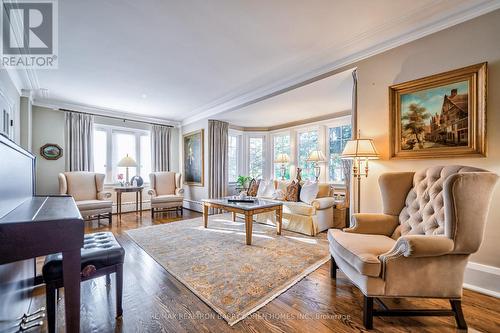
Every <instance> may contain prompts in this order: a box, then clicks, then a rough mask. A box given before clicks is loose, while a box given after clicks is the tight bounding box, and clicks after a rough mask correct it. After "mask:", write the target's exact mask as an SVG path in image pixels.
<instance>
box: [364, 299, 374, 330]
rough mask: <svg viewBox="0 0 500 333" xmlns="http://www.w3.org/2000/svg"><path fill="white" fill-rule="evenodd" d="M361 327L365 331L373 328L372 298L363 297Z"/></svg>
mask: <svg viewBox="0 0 500 333" xmlns="http://www.w3.org/2000/svg"><path fill="white" fill-rule="evenodd" d="M363 325H364V326H365V328H366V329H367V330H371V329H372V328H373V297H367V296H365V295H363Z"/></svg>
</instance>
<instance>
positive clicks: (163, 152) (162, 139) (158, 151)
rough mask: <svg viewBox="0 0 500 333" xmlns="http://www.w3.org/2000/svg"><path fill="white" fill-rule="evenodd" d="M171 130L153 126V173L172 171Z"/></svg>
mask: <svg viewBox="0 0 500 333" xmlns="http://www.w3.org/2000/svg"><path fill="white" fill-rule="evenodd" d="M171 130H172V129H171V128H170V127H167V126H162V125H153V127H152V128H151V159H152V161H151V166H152V169H153V170H152V171H153V172H162V171H170V145H171V138H170V136H171Z"/></svg>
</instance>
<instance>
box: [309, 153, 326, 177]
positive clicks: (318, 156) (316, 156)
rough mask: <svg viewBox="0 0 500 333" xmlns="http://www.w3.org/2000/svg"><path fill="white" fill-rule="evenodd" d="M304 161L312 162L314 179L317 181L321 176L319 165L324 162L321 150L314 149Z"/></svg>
mask: <svg viewBox="0 0 500 333" xmlns="http://www.w3.org/2000/svg"><path fill="white" fill-rule="evenodd" d="M306 161H307V162H312V164H313V168H314V177H316V181H318V178H319V175H320V174H321V168H320V166H319V163H322V162H325V161H326V158H325V154H323V152H322V151H321V150H318V149H315V150H313V151H311V152H310V153H309V157H308V158H307V160H306Z"/></svg>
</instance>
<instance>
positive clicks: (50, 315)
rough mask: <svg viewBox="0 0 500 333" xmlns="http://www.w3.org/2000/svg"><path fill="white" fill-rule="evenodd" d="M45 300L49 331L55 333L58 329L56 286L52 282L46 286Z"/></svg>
mask: <svg viewBox="0 0 500 333" xmlns="http://www.w3.org/2000/svg"><path fill="white" fill-rule="evenodd" d="M45 302H46V307H47V325H48V330H49V333H54V332H55V331H56V288H55V287H54V286H53V285H51V284H47V285H46V286H45Z"/></svg>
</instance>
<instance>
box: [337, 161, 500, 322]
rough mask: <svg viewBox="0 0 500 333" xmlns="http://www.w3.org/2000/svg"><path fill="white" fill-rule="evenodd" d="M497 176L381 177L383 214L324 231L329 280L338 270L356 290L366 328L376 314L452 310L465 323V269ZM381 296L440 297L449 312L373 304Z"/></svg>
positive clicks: (451, 170) (465, 172) (426, 173)
mask: <svg viewBox="0 0 500 333" xmlns="http://www.w3.org/2000/svg"><path fill="white" fill-rule="evenodd" d="M497 179H498V176H497V175H495V174H494V173H491V172H487V171H485V170H481V169H476V168H472V167H465V166H444V167H432V168H429V169H427V170H423V171H420V172H417V173H413V172H399V173H388V174H384V175H382V176H381V177H380V179H379V185H380V189H381V192H382V199H383V213H382V214H354V215H353V219H352V223H351V227H350V228H347V229H344V231H341V230H333V229H332V230H329V231H328V240H329V242H330V253H331V255H332V266H331V275H332V278H336V269H337V267H338V268H340V269H341V270H342V272H344V274H345V275H347V277H348V278H349V279H350V280H351V281H352V282H353V283H354V284H355V285H356V286H357V287H358V288H359V289H360V290H361V292H362V293H363V295H364V312H363V313H364V316H363V318H364V325H365V327H366V328H368V329H370V328H372V325H373V321H372V320H373V319H372V318H373V316H374V315H375V316H393V315H397V316H418V315H420V316H421V315H452V316H455V319H456V321H457V324H458V327H459V328H460V329H466V328H467V325H466V323H465V319H464V317H463V314H462V309H461V303H460V300H461V298H462V283H463V278H464V271H465V267H466V265H467V261H468V259H469V256H470V254H472V253H474V252H476V251H477V250H478V249H479V246H480V244H481V241H482V238H483V232H484V226H485V222H486V216H487V215H488V208H489V206H490V202H491V197H492V192H493V188H494V186H495V183H496V182H497ZM379 297H396V298H399V297H428V298H444V299H449V300H450V303H451V307H452V309H451V311H450V310H432V311H430V310H389V309H387V308H386V307H385V306H383V305H382V310H379V309H374V308H373V301H374V300H377V301H378V302H379V303H380V302H381V301H380V300H378V298H379ZM381 304H382V303H381Z"/></svg>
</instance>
